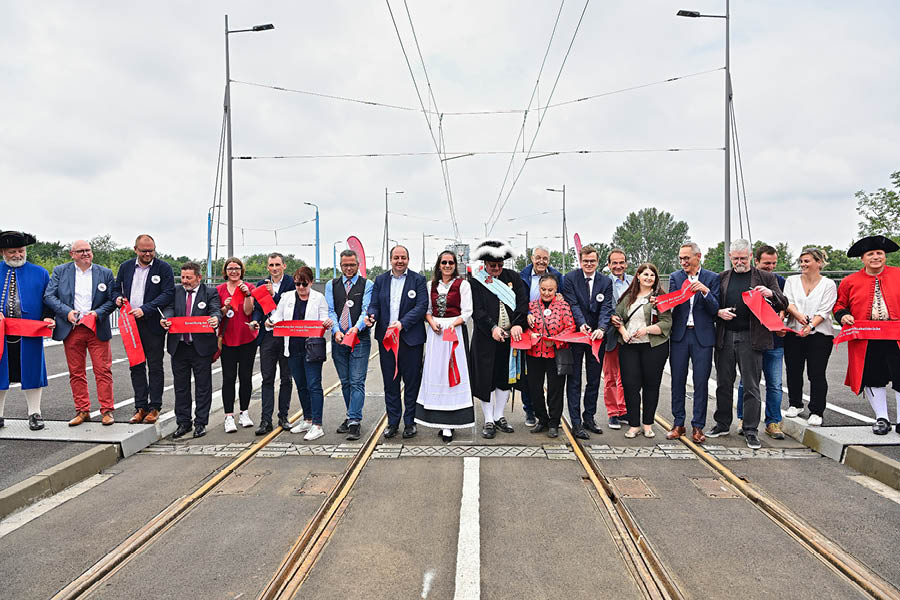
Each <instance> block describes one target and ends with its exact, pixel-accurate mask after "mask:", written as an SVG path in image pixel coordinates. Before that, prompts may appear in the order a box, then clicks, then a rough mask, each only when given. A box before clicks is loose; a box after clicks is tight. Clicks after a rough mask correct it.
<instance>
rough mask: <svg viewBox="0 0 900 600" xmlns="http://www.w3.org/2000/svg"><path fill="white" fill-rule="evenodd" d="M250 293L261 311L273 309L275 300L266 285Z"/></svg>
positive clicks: (267, 311)
mask: <svg viewBox="0 0 900 600" xmlns="http://www.w3.org/2000/svg"><path fill="white" fill-rule="evenodd" d="M238 289H240V288H238ZM250 295H251V296H253V297H254V298H256V301H257V302H259V305H260V306H261V307H262V309H263V313H265V314H269V313H270V312H272V311H273V310H275V300H274V299H273V298H272V294H270V293H269V288H267V287H266V286H264V285H261V286H259V287H256V288H253V291H252V292H250ZM232 298H233V297H232ZM231 303H232V305H233V304H234V299H232V300H231ZM319 337H321V336H319Z"/></svg>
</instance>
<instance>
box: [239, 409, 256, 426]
mask: <svg viewBox="0 0 900 600" xmlns="http://www.w3.org/2000/svg"><path fill="white" fill-rule="evenodd" d="M238 423H240V424H241V427H253V421H251V420H250V413H249V412H248V411H246V410H242V411H241V416H240V417H239V418H238Z"/></svg>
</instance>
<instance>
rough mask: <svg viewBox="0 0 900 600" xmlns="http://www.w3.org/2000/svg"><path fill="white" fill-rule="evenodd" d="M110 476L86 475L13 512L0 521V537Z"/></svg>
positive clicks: (110, 474)
mask: <svg viewBox="0 0 900 600" xmlns="http://www.w3.org/2000/svg"><path fill="white" fill-rule="evenodd" d="M112 476H113V474H112V473H98V474H97V475H93V476H91V477H88V478H87V479H85V480H83V481H80V482H78V483H76V484H75V485H72V486H70V487H67V488H66V489H64V490H63V491H61V492H58V493H56V494H53V495H52V496H50V497H49V498H44V499H43V500H39V501H38V502H35V503H34V504H32V505H31V506H28V507H26V508H23V509H22V510H19V511H16V512H14V513H13V514H11V515H9V516H7V517H6V518H5V519H3V520H2V521H0V538H2V537H3V536H5V535H8V534H10V533H12V532H13V531H15V530H16V529H18V528H19V527H21V526H23V525H25V524H26V523H29V522H31V521H33V520H35V519H37V518H38V517H40V516H41V515H43V514H44V513H47V512H49V511H51V510H53V509H54V508H56V507H57V506H59V505H60V504H63V503H64V502H68V501H69V500H71V499H72V498H75V497H77V496H80V495H81V494H83V493H85V492H86V491H88V490H89V489H91V488H93V487H96V486H98V485H100V484H101V483H103V482H104V481H106V480H107V479H109V478H110V477H112Z"/></svg>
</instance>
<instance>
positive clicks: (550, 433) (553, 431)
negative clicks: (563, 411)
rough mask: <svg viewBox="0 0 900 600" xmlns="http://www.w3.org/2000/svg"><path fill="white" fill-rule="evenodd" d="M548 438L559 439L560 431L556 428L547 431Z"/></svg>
mask: <svg viewBox="0 0 900 600" xmlns="http://www.w3.org/2000/svg"><path fill="white" fill-rule="evenodd" d="M547 437H549V438H555V437H559V429H558V428H556V427H550V428H548V429H547Z"/></svg>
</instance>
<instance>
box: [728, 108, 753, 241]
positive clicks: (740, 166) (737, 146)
mask: <svg viewBox="0 0 900 600" xmlns="http://www.w3.org/2000/svg"><path fill="white" fill-rule="evenodd" d="M730 110H731V130H732V132H733V134H734V155H735V158H736V160H737V167H736V173H735V174H736V175H737V176H738V179H739V181H740V188H741V194H740V196H739V197H738V198H739V199H740V197H741V196H743V198H744V216H745V218H746V221H747V239H748V240H750V243H751V244H752V243H753V234H752V233H751V232H750V208H749V206H748V205H747V187H746V180H745V179H744V161H743V160H741V143H740V140H739V139H738V128H737V121H736V120H735V118H734V100H733V99H732V101H731V109H730ZM740 210H741V207H740V204H738V214H740Z"/></svg>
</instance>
